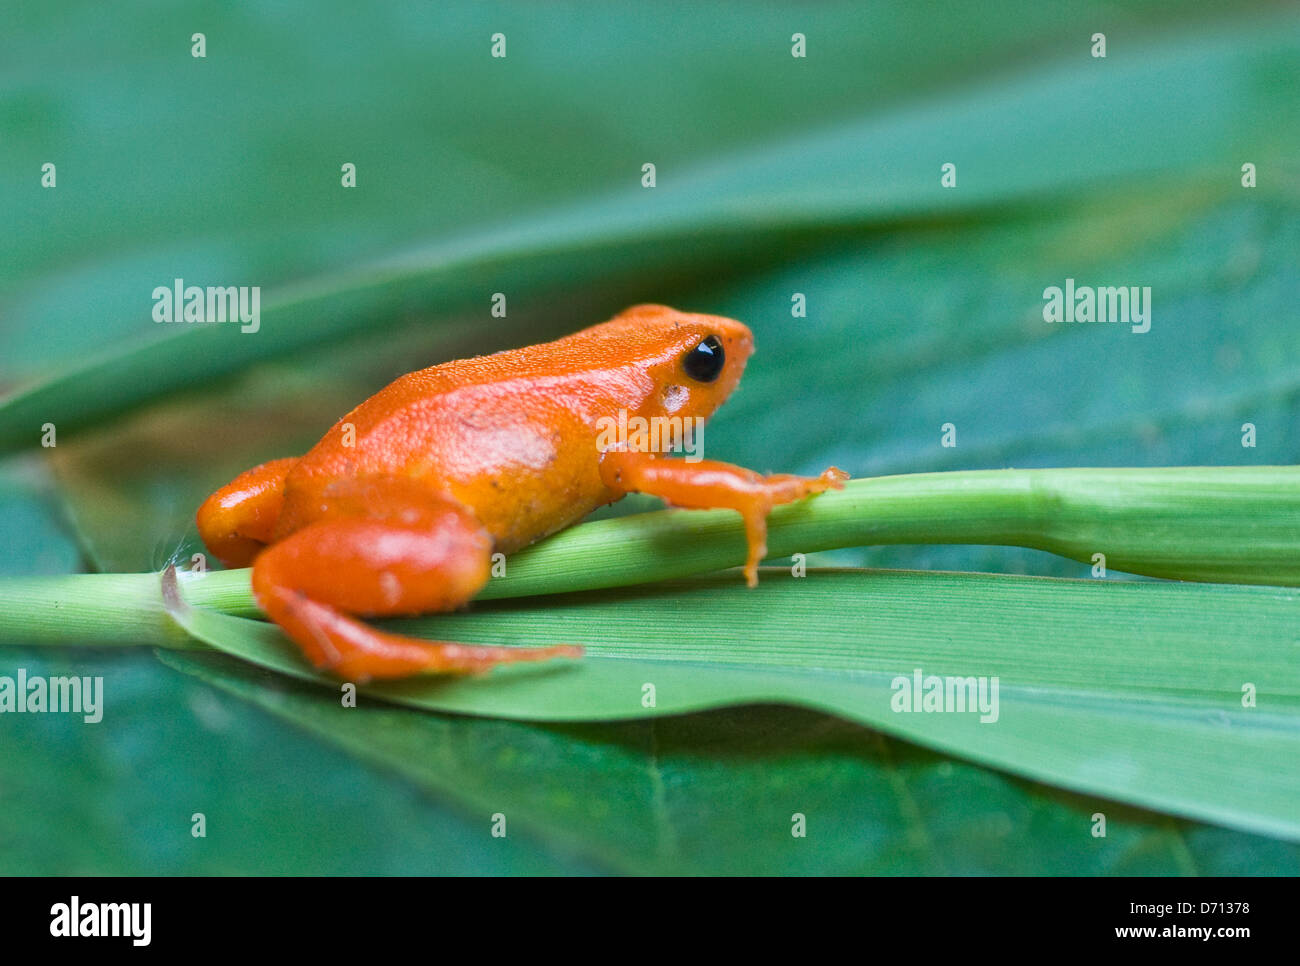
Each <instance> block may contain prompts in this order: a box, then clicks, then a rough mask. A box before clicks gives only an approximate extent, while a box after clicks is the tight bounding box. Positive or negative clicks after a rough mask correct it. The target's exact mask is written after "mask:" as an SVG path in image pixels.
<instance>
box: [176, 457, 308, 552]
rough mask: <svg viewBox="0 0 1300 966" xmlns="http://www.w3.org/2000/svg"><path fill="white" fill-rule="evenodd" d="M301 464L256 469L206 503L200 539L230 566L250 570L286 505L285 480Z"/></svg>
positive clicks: (266, 465)
mask: <svg viewBox="0 0 1300 966" xmlns="http://www.w3.org/2000/svg"><path fill="white" fill-rule="evenodd" d="M297 462H298V458H297V457H296V456H294V457H289V458H287V459H280V460H271V462H269V463H263V464H262V465H261V466H254V467H253V468H252V469H251V470H245V471H244V472H243V473H240V474H239V475H238V476H236V477H235V478H234V479H233V480H231V481H230V482H229V483H227V484H226V485H225V486H223V487H222V488H221V489H219V490H217V492H215V493H213V494H212V495H211V496H210V497H208V498H207V499H206V500H204V501H203V505H202V506H201V507H199V512H198V515H197V520H198V525H199V536H201V537H202V538H203V542H204V544H206V545H207V548H208V549H209V550H210V551H212V554H213V555H214V556H215V557H216V558H217V559H218V560H220V561H221V562H222V563H223V564H225V565H226V566H227V567H247V566H248V565H249V564H250V563H252V562H253V558H254V557H256V556H257V555H258V554H259V553H261V551H262V549H263V548H264V547H265V546H266V545H267V544H268V543H270V542H271V537H272V534H273V533H274V531H275V524H276V521H277V520H279V518H280V507H281V506H282V505H283V504H284V478H285V477H286V476H288V475H289V471H290V470H291V469H293V467H294V464H295V463H297Z"/></svg>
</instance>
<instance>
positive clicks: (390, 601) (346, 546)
mask: <svg viewBox="0 0 1300 966" xmlns="http://www.w3.org/2000/svg"><path fill="white" fill-rule="evenodd" d="M366 486H367V487H368V489H367V492H366V498H365V499H364V500H360V499H358V498H357V496H356V493H355V492H348V493H340V494H337V495H336V496H337V504H336V506H335V507H334V509H335V511H336V512H335V513H332V514H330V515H327V516H325V517H323V518H321V519H319V520H317V521H316V522H314V523H309V524H308V525H306V526H305V527H302V528H301V529H299V530H297V531H295V532H294V533H292V534H290V535H289V536H287V537H285V538H284V539H282V540H280V541H278V542H277V543H275V544H273V545H272V546H271V547H270V548H269V549H267V550H266V551H264V552H263V553H262V554H261V556H259V557H258V558H257V561H256V563H255V564H254V566H253V594H254V596H255V597H256V598H257V602H258V604H259V605H260V606H261V607H262V609H263V610H265V611H266V613H267V615H268V616H269V617H270V618H271V619H272V620H273V621H275V622H276V623H277V624H279V625H280V627H281V628H282V629H283V630H284V632H285V633H286V634H288V635H289V637H290V638H292V639H293V641H294V642H295V643H296V644H297V645H298V646H299V647H300V648H301V649H302V651H303V653H304V654H305V655H306V656H307V658H308V659H309V660H311V661H312V663H314V664H315V665H316V666H317V667H323V668H329V669H330V670H332V671H334V672H335V673H337V674H339V675H341V676H343V677H346V678H349V679H352V680H358V681H360V680H366V679H368V678H372V677H397V676H403V675H407V674H414V673H419V672H465V671H478V670H484V669H486V668H489V667H492V666H493V665H495V664H500V663H505V662H508V661H521V660H537V659H540V658H543V657H549V656H555V655H559V654H572V653H573V651H574V649H572V648H563V649H560V648H503V647H478V646H474V645H464V644H455V643H449V642H439V641H424V640H419V639H415V638H409V637H403V636H401V635H397V634H389V633H386V632H383V631H378V630H376V629H374V628H372V627H368V626H367V625H365V624H363V623H361V622H359V621H356V620H353V619H352V618H351V617H349V616H347V615H349V614H357V615H371V616H394V615H402V614H418V613H426V612H433V611H445V610H450V609H452V608H455V607H458V606H460V605H461V604H463V603H465V602H466V601H468V600H469V599H470V598H471V597H473V596H474V595H475V594H476V593H478V591H479V589H480V588H481V587H482V586H483V584H484V583H485V582H486V581H487V579H488V574H489V568H490V562H491V550H492V541H491V538H490V537H489V536H488V534H487V533H486V532H485V531H484V530H483V528H482V527H481V526H479V524H478V521H477V520H475V518H474V516H473V514H472V513H471V512H470V511H469V510H468V509H465V508H463V507H461V506H459V505H458V504H456V503H452V502H449V501H445V500H441V499H439V498H438V497H436V496H421V497H420V499H419V501H417V500H416V499H415V498H414V496H413V495H412V493H411V491H410V488H409V486H406V485H404V484H401V483H395V484H394V486H393V487H392V488H391V489H390V490H389V492H387V493H385V492H384V487H383V485H382V484H381V483H376V482H374V481H370V482H368V483H367V484H366Z"/></svg>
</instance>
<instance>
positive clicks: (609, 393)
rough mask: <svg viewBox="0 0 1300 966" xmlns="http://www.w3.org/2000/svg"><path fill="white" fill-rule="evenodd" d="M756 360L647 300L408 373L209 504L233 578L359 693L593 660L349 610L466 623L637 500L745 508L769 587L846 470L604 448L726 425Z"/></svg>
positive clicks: (218, 548) (216, 545)
mask: <svg viewBox="0 0 1300 966" xmlns="http://www.w3.org/2000/svg"><path fill="white" fill-rule="evenodd" d="M752 352H753V336H752V335H751V333H750V331H749V329H748V328H746V327H745V326H744V325H742V324H741V323H739V322H734V321H732V320H731V319H725V318H720V317H717V316H711V315H694V314H691V313H686V312H677V311H674V310H673V309H670V308H666V307H664V306H661V305H640V306H636V307H635V308H631V309H628V310H627V311H625V312H623V313H622V314H620V315H618V316H617V317H615V318H614V319H612V320H611V321H609V322H605V323H604V324H602V325H597V326H593V327H592V328H590V329H586V330H584V331H582V332H578V333H576V334H574V335H570V336H568V337H566V338H563V339H560V340H558V341H556V342H548V343H546V344H544V345H536V346H530V347H528V348H526V349H515V350H512V351H509V352H498V353H496V354H495V355H490V356H480V357H477V358H474V359H465V360H462V361H458V362H448V363H444V364H443V365H438V366H433V367H431V368H429V369H422V370H420V371H419V372H412V373H408V374H407V375H405V376H402V377H401V378H400V379H398V380H397V381H396V382H394V383H392V384H391V385H389V386H388V387H387V388H385V389H383V390H381V391H380V392H378V393H376V394H375V395H373V396H371V397H370V398H369V399H367V400H366V401H365V402H363V403H362V404H361V405H360V406H358V407H357V408H355V409H353V410H352V412H350V413H348V414H347V415H346V416H344V417H343V418H342V419H340V420H339V421H338V422H337V423H336V424H335V425H334V427H333V428H332V429H330V431H329V432H328V433H326V434H325V436H324V438H323V439H321V441H320V442H319V443H317V444H316V445H315V446H314V447H313V448H312V449H311V451H310V452H308V453H307V454H306V455H305V456H302V457H299V458H296V459H293V458H291V459H279V460H272V461H271V462H269V463H263V464H262V465H261V466H258V467H255V468H253V469H251V470H248V471H247V472H245V473H242V474H240V475H239V476H237V477H236V478H235V479H234V480H233V481H231V482H230V483H229V484H227V485H226V486H224V487H222V488H221V489H219V490H217V492H215V493H213V494H212V496H210V497H208V499H207V500H206V501H205V502H204V504H203V506H202V507H200V508H199V512H198V525H199V533H200V534H201V535H202V537H203V541H204V543H206V544H207V546H208V549H210V550H211V551H212V553H213V554H215V555H216V556H217V557H219V558H220V559H221V561H222V562H223V563H225V564H226V566H228V567H242V566H246V565H247V564H249V563H250V562H251V563H252V564H253V594H254V596H255V597H256V599H257V603H258V605H259V606H260V607H261V608H262V609H263V610H264V611H265V612H266V613H267V615H268V616H269V617H270V618H271V620H273V621H275V622H276V623H277V624H279V625H280V627H281V628H282V629H283V630H284V632H285V633H286V634H288V635H289V637H290V638H292V639H293V640H294V642H295V643H297V645H298V646H299V647H300V648H301V649H302V651H303V653H304V654H306V656H307V657H308V658H309V659H310V660H311V661H312V663H313V664H315V665H316V666H317V667H320V668H327V669H328V670H330V671H331V672H333V673H334V674H336V675H338V676H340V677H343V678H346V679H350V680H357V681H361V680H367V679H370V678H393V677H403V676H406V675H410V674H417V673H422V672H442V673H464V672H472V671H482V670H485V669H487V668H490V667H492V666H494V665H496V664H503V663H507V662H513V661H536V660H541V659H544V658H550V657H556V656H569V657H576V656H578V655H579V654H581V649H579V648H576V647H568V646H561V647H536V648H524V647H485V646H477V645H470V644H455V643H450V642H441V641H424V640H418V639H415V638H410V637H403V636H399V635H396V634H390V633H385V632H382V631H379V630H376V629H374V628H372V627H369V626H367V625H366V624H363V623H361V622H359V621H357V620H355V619H353V618H352V617H350V616H348V615H365V616H371V617H381V616H384V617H386V616H398V615H413V614H421V613H428V612H434V611H448V610H453V609H455V608H457V607H460V606H462V605H463V604H465V603H466V602H468V601H469V600H470V599H471V598H472V597H473V596H474V595H475V594H477V593H478V591H479V590H480V589H481V588H482V587H483V585H484V583H486V581H487V579H488V575H489V571H490V566H491V557H492V554H493V552H494V551H500V552H502V553H510V552H512V551H514V550H517V549H519V548H520V547H524V546H527V545H528V544H530V543H532V542H533V541H535V540H538V539H540V538H542V537H545V536H547V535H548V534H551V533H554V532H555V531H557V530H560V529H563V528H564V527H567V526H569V525H570V524H571V523H574V522H576V521H578V520H580V519H582V517H584V516H586V515H587V514H588V513H590V512H591V511H592V510H594V509H595V508H596V507H599V506H601V505H603V504H606V503H612V502H614V501H615V500H618V499H620V498H622V497H623V496H625V495H626V494H628V493H634V492H635V493H649V494H653V495H654V496H657V497H660V498H662V499H663V500H665V501H666V502H667V503H669V504H670V505H672V506H677V507H691V508H705V509H707V508H722V507H725V508H728V509H732V510H737V511H739V512H740V514H741V515H742V516H743V518H744V521H745V530H746V536H747V539H748V545H749V553H748V559H747V561H746V563H745V576H746V578H747V580H748V582H749V584H750V586H753V585H754V584H756V583H757V569H758V562H759V561H760V560H761V559H762V558H763V556H764V554H765V553H766V539H767V514H768V512H769V511H770V510H771V509H772V507H774V506H776V505H778V504H781V503H789V502H791V501H794V500H798V499H801V498H803V497H805V496H809V495H811V494H814V493H820V492H822V491H823V490H826V489H828V488H837V489H838V488H840V487H842V486H843V482H842V481H843V480H845V479H847V478H848V474H846V473H844V472H843V471H841V470H837V469H835V468H834V467H832V468H830V469H828V470H826V472H824V473H823V474H822V475H821V476H820V477H817V478H805V477H797V476H786V475H777V476H761V475H759V474H758V473H755V472H753V471H752V470H747V469H744V468H742V467H739V466H732V465H730V464H728V463H719V462H713V461H709V460H702V461H699V462H695V463H691V462H687V461H684V460H674V459H665V458H664V457H663V456H662V455H658V454H655V453H652V452H638V451H636V449H635V448H631V447H629V446H626V445H623V446H601V445H598V438H599V436H600V431H599V428H598V424H604V425H608V423H607V422H605V420H609V419H613V420H617V419H618V417H619V413H620V411H624V413H625V414H626V415H627V416H629V417H630V416H641V417H642V418H645V419H650V418H652V417H672V416H680V417H701V418H707V417H709V416H711V415H712V414H713V412H714V410H716V409H717V408H718V406H720V405H721V404H722V402H723V400H725V399H726V398H727V396H728V395H730V394H731V391H732V390H733V389H735V388H736V384H737V383H738V382H739V381H740V375H741V373H742V372H743V371H744V368H745V363H746V361H747V360H748V359H749V356H750V354H751V353H752Z"/></svg>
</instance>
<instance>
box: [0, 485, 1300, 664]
mask: <svg viewBox="0 0 1300 966" xmlns="http://www.w3.org/2000/svg"><path fill="white" fill-rule="evenodd" d="M890 543H925V544H933V543H956V544H1006V545H1012V546H1024V547H1035V548H1039V549H1043V550H1049V551H1051V552H1053V553H1058V554H1062V555H1064V556H1067V557H1071V558H1073V559H1075V560H1080V561H1084V562H1088V563H1092V562H1093V558H1094V555H1095V554H1103V555H1104V556H1105V566H1106V567H1107V568H1108V569H1109V570H1120V571H1126V572H1129V573H1137V574H1148V575H1152V576H1159V577H1172V578H1177V579H1181V580H1196V581H1209V582H1223V583H1243V584H1271V585H1277V586H1288V587H1290V586H1298V585H1300V467H1287V466H1281V467H1278V466H1228V467H1169V468H1157V469H1086V468H1085V469H1044V470H975V471H969V472H954V473H924V474H916V475H905V476H886V477H877V478H874V479H867V480H853V481H850V482H849V483H848V484H847V485H846V486H845V488H844V489H843V490H842V491H838V492H831V493H826V494H822V495H821V496H819V497H817V498H815V499H811V500H806V501H803V502H800V503H797V504H791V505H788V506H784V507H778V508H777V509H776V510H775V511H773V513H772V516H771V519H770V527H769V534H768V549H769V554H770V557H771V558H780V557H788V556H790V555H792V554H796V553H805V554H806V553H812V552H815V551H819V550H830V549H835V548H840V547H855V546H866V545H875V544H890ZM744 558H745V541H744V531H743V528H742V526H741V524H740V520H739V517H738V515H737V514H735V513H734V512H732V511H729V510H667V511H660V512H656V513H644V514H637V515H634V516H629V517H622V518H619V519H614V520H601V521H595V522H591V523H586V524H582V525H580V526H576V527H572V528H570V529H568V530H566V531H563V532H561V533H559V534H556V535H555V536H553V537H551V538H550V539H548V540H545V541H543V542H542V543H540V544H537V545H536V546H534V547H531V548H528V549H526V550H524V551H521V552H520V553H518V554H516V555H514V556H513V557H511V558H510V559H509V560H508V561H507V563H506V574H505V576H503V577H499V578H494V579H493V580H492V581H491V582H490V583H489V584H488V585H487V587H485V588H484V590H483V592H482V593H481V594H480V598H481V599H484V600H491V599H499V598H504V597H524V596H532V595H538V594H553V593H563V592H569V591H579V590H592V589H598V588H605V587H618V586H625V585H628V584H636V583H646V582H650V581H658V580H665V579H668V578H672V577H682V576H686V575H689V574H698V573H707V572H710V571H715V570H721V569H724V568H727V567H734V566H737V565H739V564H740V563H742V562H743V561H744ZM182 579H183V580H184V581H185V585H186V595H187V596H188V598H189V599H190V600H191V601H192V602H193V603H195V604H197V605H200V606H203V607H208V608H214V609H218V610H222V611H226V612H228V613H232V614H237V615H245V616H253V615H256V613H257V608H256V606H255V605H254V603H253V600H252V596H251V593H250V591H249V587H248V571H247V570H235V571H220V572H216V573H209V574H203V575H197V574H187V575H183V577H182ZM733 579H734V578H733ZM157 593H158V591H157V577H156V575H153V574H85V575H72V576H60V577H48V578H46V577H30V578H9V579H6V580H0V641H6V640H8V641H23V640H29V639H33V638H35V639H39V640H43V641H49V642H54V643H58V642H64V643H94V642H97V641H98V642H103V643H116V642H118V641H119V640H133V641H134V640H140V641H143V642H147V643H165V641H164V640H163V639H162V637H163V636H165V635H161V631H160V628H162V627H163V626H164V624H165V622H164V624H160V623H159V619H158V608H159V602H158V597H157ZM160 635H161V636H160Z"/></svg>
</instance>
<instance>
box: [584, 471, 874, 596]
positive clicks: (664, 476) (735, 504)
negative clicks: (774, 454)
mask: <svg viewBox="0 0 1300 966" xmlns="http://www.w3.org/2000/svg"><path fill="white" fill-rule="evenodd" d="M600 477H601V480H602V481H603V482H604V484H605V485H606V486H607V487H609V488H610V489H611V490H614V491H615V492H616V493H618V494H619V495H623V494H625V493H648V494H650V495H651V496H657V497H659V498H660V499H662V500H663V501H664V502H666V503H668V504H670V505H672V506H676V507H686V508H690V509H695V510H713V509H728V510H736V511H738V512H739V513H740V515H741V517H742V518H743V519H744V521H745V538H746V541H747V542H748V545H749V552H748V555H747V556H746V559H745V580H746V582H747V583H748V584H749V586H751V587H753V586H755V585H757V584H758V563H759V561H760V560H762V559H763V558H764V557H765V556H767V515H768V513H770V512H771V510H772V508H773V507H774V506H780V505H781V504H782V503H793V502H794V501H795V500H802V499H803V498H804V497H807V496H812V495H813V494H815V493H821V492H823V491H825V490H830V489H835V490H840V489H843V488H844V481H845V480H847V479H848V478H849V474H847V473H845V472H844V471H843V470H841V469H836V468H835V467H834V466H832V467H830V468H829V469H827V470H826V471H825V472H823V473H822V474H821V476H816V477H807V476H790V475H788V474H784V473H779V474H775V475H772V476H763V475H762V474H761V473H755V472H754V471H753V470H748V469H745V468H744V467H743V466H733V465H732V464H730V463H719V462H717V461H715V460H700V461H699V462H695V463H688V462H686V461H685V460H679V459H664V458H663V457H661V456H658V455H656V454H654V453H639V452H634V451H632V450H628V449H612V450H609V451H608V452H605V453H603V454H602V455H601V459H600Z"/></svg>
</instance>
